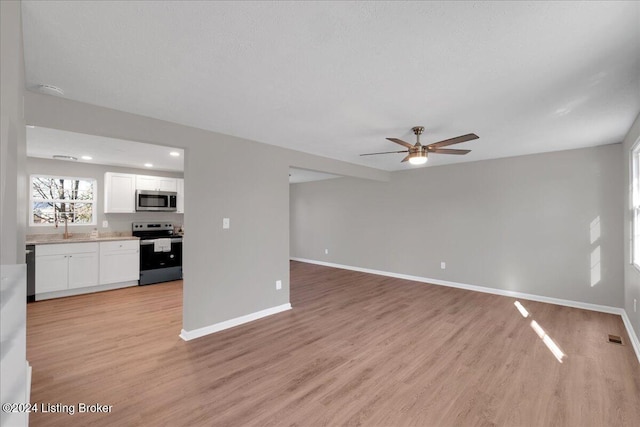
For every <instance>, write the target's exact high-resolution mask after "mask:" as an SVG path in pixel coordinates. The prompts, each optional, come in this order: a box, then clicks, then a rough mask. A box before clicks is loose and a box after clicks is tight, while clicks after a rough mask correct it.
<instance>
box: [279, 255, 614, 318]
mask: <svg viewBox="0 0 640 427" xmlns="http://www.w3.org/2000/svg"><path fill="white" fill-rule="evenodd" d="M290 259H291V260H292V261H300V262H306V263H309V264H318V265H324V266H327V267H334V268H342V269H345V270H353V271H360V272H363V273H370V274H377V275H379V276H388V277H395V278H398V279H405V280H413V281H414V282H422V283H429V284H431V285H439V286H448V287H450V288H459V289H466V290H468V291H475V292H484V293H487V294H495V295H502V296H506V297H514V298H522V299H525V300H530V301H538V302H546V303H549V304H557V305H564V306H567V307H574V308H582V309H585V310H592V311H600V312H602V313H610V314H619V315H621V314H622V313H623V312H624V309H622V308H619V307H611V306H608V305H598V304H590V303H587V302H580V301H571V300H566V299H560V298H551V297H545V296H542V295H534V294H527V293H524V292H516V291H508V290H506V289H496V288H487V287H485V286H477V285H469V284H466V283H458V282H450V281H448V280H439V279H430V278H428V277H420V276H411V275H409V274H400V273H391V272H388V271H380V270H372V269H370V268H362V267H352V266H349V265H342V264H334V263H331V262H324V261H315V260H311V259H305V258H290Z"/></svg>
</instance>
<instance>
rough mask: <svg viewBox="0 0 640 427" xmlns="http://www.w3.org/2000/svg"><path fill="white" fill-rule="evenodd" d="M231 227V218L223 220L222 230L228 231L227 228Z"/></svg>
mask: <svg viewBox="0 0 640 427" xmlns="http://www.w3.org/2000/svg"><path fill="white" fill-rule="evenodd" d="M230 226H231V225H230V222H229V218H222V228H225V229H226V228H229V227H230Z"/></svg>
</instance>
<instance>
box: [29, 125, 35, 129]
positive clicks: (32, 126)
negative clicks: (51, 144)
mask: <svg viewBox="0 0 640 427" xmlns="http://www.w3.org/2000/svg"><path fill="white" fill-rule="evenodd" d="M27 127H28V128H29V129H35V128H36V127H35V126H34V125H27Z"/></svg>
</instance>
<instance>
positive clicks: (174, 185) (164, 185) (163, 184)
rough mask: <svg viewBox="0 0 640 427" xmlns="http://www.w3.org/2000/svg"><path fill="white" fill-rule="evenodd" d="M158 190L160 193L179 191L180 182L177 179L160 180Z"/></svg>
mask: <svg viewBox="0 0 640 427" xmlns="http://www.w3.org/2000/svg"><path fill="white" fill-rule="evenodd" d="M158 188H159V189H160V191H173V192H176V191H178V180H177V179H176V178H158Z"/></svg>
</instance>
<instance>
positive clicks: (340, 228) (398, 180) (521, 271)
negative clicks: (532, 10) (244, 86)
mask: <svg viewBox="0 0 640 427" xmlns="http://www.w3.org/2000/svg"><path fill="white" fill-rule="evenodd" d="M621 158H622V146H621V144H614V145H608V146H601V147H597V148H588V149H580V150H571V151H561V152H554V153H547V154H537V155H529V156H521V157H513V158H507V159H497V160H487V161H481V162H471V163H463V164H457V165H450V166H440V167H432V168H429V167H426V168H420V169H413V170H408V171H400V172H395V173H393V174H392V177H391V180H390V181H389V182H382V183H381V182H373V181H365V180H360V179H351V178H340V179H332V180H327V181H318V182H311V183H302V184H294V185H292V186H291V204H290V209H291V213H290V216H291V256H292V257H299V258H306V259H312V260H320V261H325V262H332V263H337V264H343V265H349V266H356V267H363V268H370V269H376V270H382V271H388V272H395V273H403V274H410V275H415V276H420V277H426V278H431V279H440V280H447V281H452V282H458V283H464V284H471V285H478V286H485V287H490V288H497V289H505V290H512V291H519V292H526V293H531V294H536V295H542V296H547V297H554V298H561V299H568V300H573V301H581V302H586V303H594V304H602V305H607V306H615V307H622V305H623V287H622V283H623V267H622V256H623V255H622V254H623V249H622V244H621V238H622V228H623V227H622V213H621V212H620V208H619V207H620V206H621V204H622V199H623V194H622V186H623V173H622V171H621V170H620V162H621ZM598 217H599V219H600V231H601V232H600V236H599V238H598V239H597V240H596V241H595V242H594V243H591V239H590V233H591V230H590V228H591V223H592V221H594V219H596V218H598ZM597 247H600V250H601V279H600V280H599V282H598V283H597V284H596V285H595V286H593V287H592V286H591V253H592V251H593V250H594V249H596V248H597ZM325 248H326V249H329V254H328V255H325V253H324V249H325ZM441 261H445V262H446V263H447V268H446V270H441V269H440V262H441Z"/></svg>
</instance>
